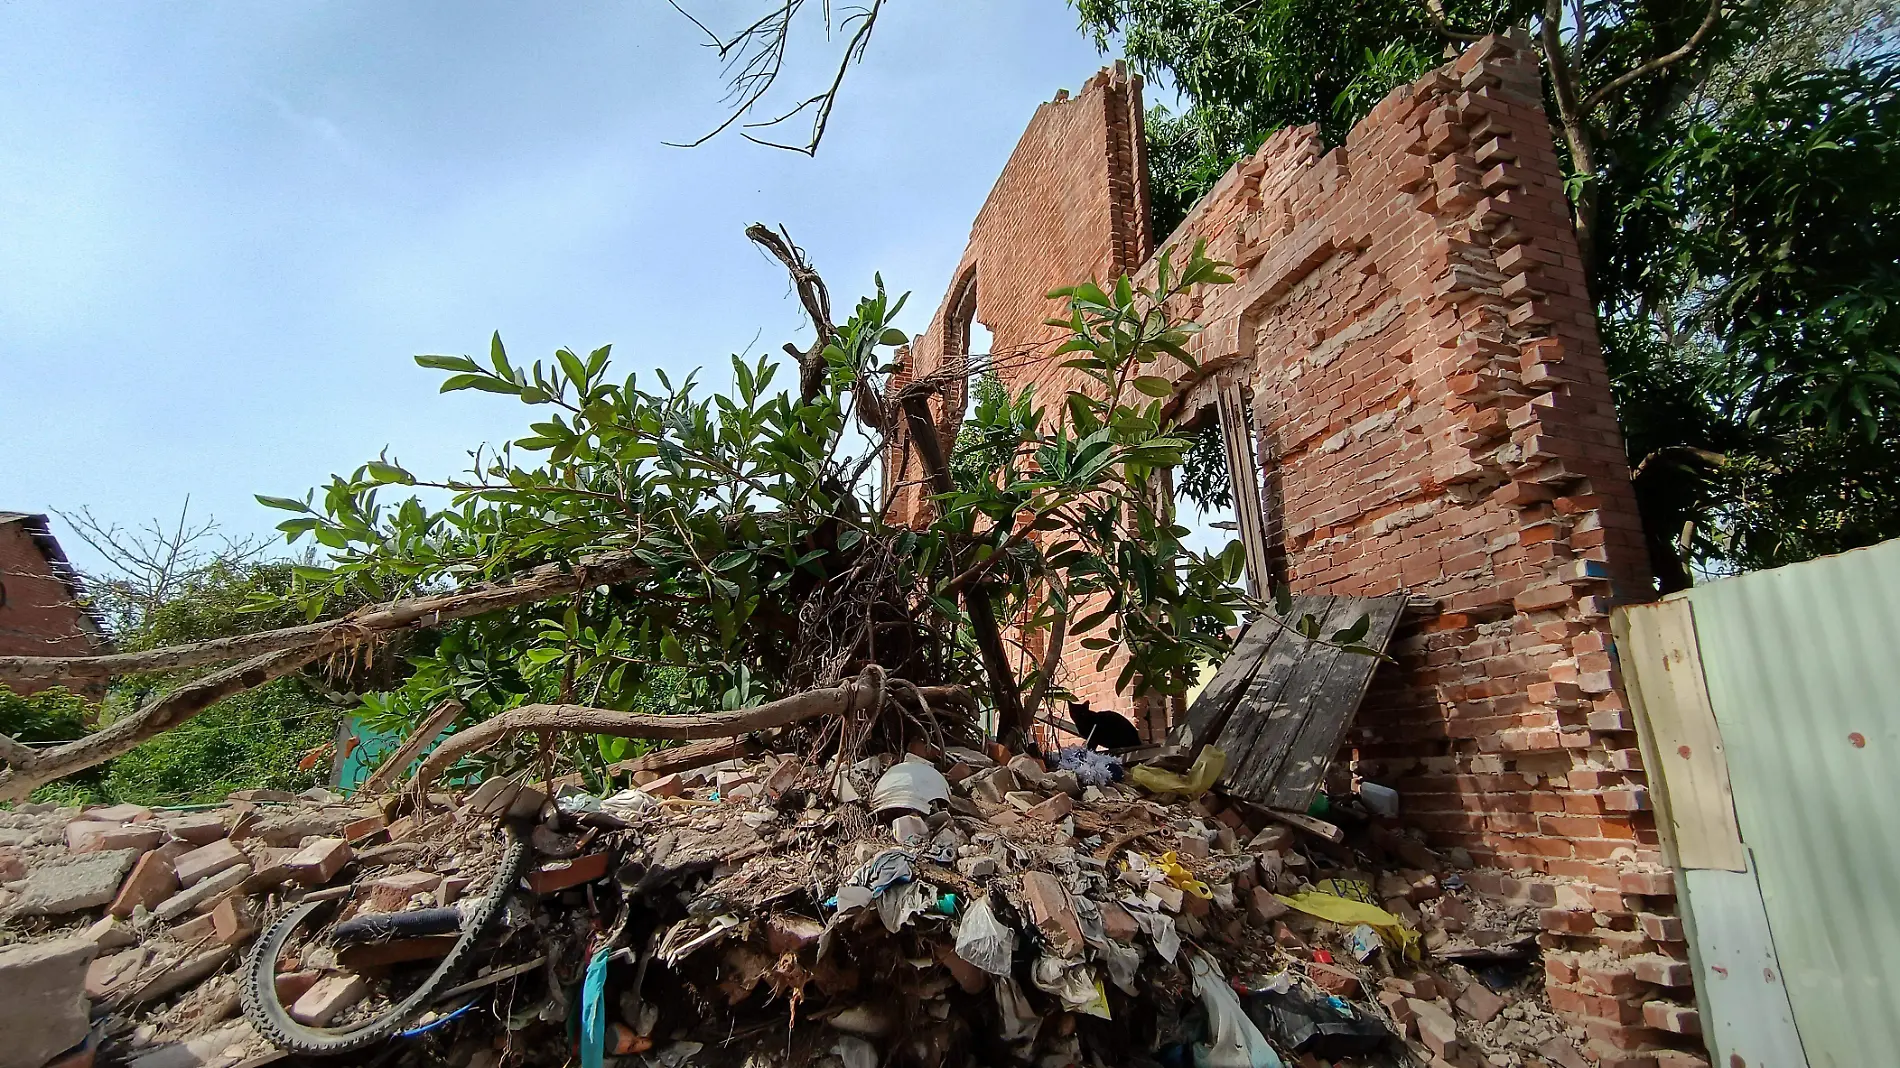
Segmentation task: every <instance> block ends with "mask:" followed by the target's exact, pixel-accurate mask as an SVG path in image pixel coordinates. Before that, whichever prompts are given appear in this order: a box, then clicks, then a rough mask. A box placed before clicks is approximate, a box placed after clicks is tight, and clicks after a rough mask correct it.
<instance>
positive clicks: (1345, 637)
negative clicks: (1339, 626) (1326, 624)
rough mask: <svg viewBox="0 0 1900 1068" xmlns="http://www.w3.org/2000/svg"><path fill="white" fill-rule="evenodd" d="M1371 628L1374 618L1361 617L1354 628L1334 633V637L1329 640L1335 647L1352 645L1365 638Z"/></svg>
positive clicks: (1354, 624)
mask: <svg viewBox="0 0 1900 1068" xmlns="http://www.w3.org/2000/svg"><path fill="white" fill-rule="evenodd" d="M1371 628H1372V617H1371V616H1360V617H1359V618H1358V620H1356V621H1355V622H1354V623H1353V625H1352V626H1350V627H1346V628H1344V629H1343V630H1336V631H1334V632H1333V636H1332V637H1331V638H1330V639H1328V640H1329V641H1331V642H1332V643H1333V644H1335V645H1352V644H1355V643H1357V642H1358V641H1359V639H1361V638H1363V637H1365V636H1366V631H1368V630H1370V629H1371Z"/></svg>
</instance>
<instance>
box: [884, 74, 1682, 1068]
mask: <svg viewBox="0 0 1900 1068" xmlns="http://www.w3.org/2000/svg"><path fill="white" fill-rule="evenodd" d="M1140 118H1141V94H1140V82H1139V79H1135V78H1132V77H1129V76H1128V75H1126V74H1125V73H1123V72H1122V71H1121V70H1120V69H1119V67H1118V68H1117V69H1115V70H1112V71H1104V72H1102V73H1101V74H1098V75H1097V76H1096V77H1095V78H1093V79H1091V80H1090V81H1089V82H1088V83H1087V84H1086V85H1085V86H1084V88H1083V90H1082V92H1081V93H1080V94H1079V95H1078V96H1077V97H1075V98H1072V99H1070V98H1066V96H1064V95H1059V96H1058V97H1057V99H1056V100H1054V101H1052V102H1050V103H1047V104H1044V105H1042V106H1041V107H1040V108H1039V109H1038V110H1037V113H1036V115H1035V117H1034V119H1033V120H1032V122H1031V124H1030V127H1029V129H1028V131H1027V132H1026V133H1025V134H1024V137H1023V140H1022V142H1021V143H1020V144H1019V145H1018V147H1017V149H1016V152H1015V153H1014V154H1013V155H1012V156H1011V158H1010V160H1009V163H1008V165H1007V166H1006V167H1005V168H1004V171H1003V174H1002V176H1001V177H1000V178H999V179H998V181H997V184H996V187H995V189H994V190H993V191H992V193H991V195H990V198H989V200H988V201H987V202H986V203H985V204H984V206H983V209H982V211H981V213H979V215H978V217H977V222H976V225H975V227H974V228H973V231H972V236H971V240H970V244H969V247H968V248H967V249H966V251H965V253H964V255H963V257H962V260H961V262H960V263H959V266H958V269H957V273H956V276H955V282H954V284H953V286H952V288H951V290H950V292H949V294H948V295H947V297H946V299H945V301H944V304H943V306H942V308H941V309H940V310H939V311H938V313H937V316H936V318H935V319H934V320H933V321H932V324H931V326H930V329H929V330H928V331H927V332H925V333H924V334H923V335H921V336H920V337H919V338H918V339H917V340H916V343H915V345H914V346H913V348H912V350H911V351H910V353H909V355H908V360H909V364H908V367H907V372H908V374H910V375H924V374H930V373H932V372H938V371H944V370H950V371H954V370H955V369H956V367H957V365H958V361H959V360H960V358H961V357H962V356H963V355H964V354H965V353H967V352H968V351H969V348H968V340H969V334H970V323H971V322H973V321H974V322H980V323H981V324H982V325H984V326H985V327H987V328H988V329H989V330H990V331H991V333H992V336H993V338H994V343H993V351H994V352H995V353H997V354H999V355H998V358H997V360H996V364H997V367H998V370H999V372H1000V373H1001V375H1002V377H1003V379H1004V381H1005V383H1006V384H1008V385H1009V386H1010V388H1011V389H1012V390H1013V389H1020V388H1021V387H1022V386H1023V385H1025V384H1029V383H1035V384H1036V385H1037V386H1038V394H1039V395H1040V396H1044V397H1054V396H1059V395H1060V394H1061V392H1062V391H1063V390H1066V389H1067V388H1071V387H1072V386H1078V385H1079V382H1076V381H1071V380H1070V378H1069V377H1068V376H1071V375H1073V374H1075V373H1074V372H1071V371H1066V370H1064V369H1062V368H1060V367H1059V366H1058V365H1059V363H1060V361H1059V360H1058V359H1054V358H1049V357H1048V356H1047V355H1046V354H1047V353H1048V351H1049V349H1051V348H1053V347H1054V346H1053V344H1052V341H1053V339H1055V338H1056V337H1058V333H1057V331H1055V330H1054V329H1052V328H1050V327H1048V326H1045V325H1043V319H1044V318H1045V317H1046V316H1047V314H1048V305H1047V303H1046V302H1045V301H1044V300H1043V299H1042V295H1043V294H1044V293H1045V292H1046V291H1047V290H1048V289H1050V288H1052V287H1054V286H1058V285H1066V284H1070V283H1073V282H1074V281H1077V280H1079V279H1082V278H1086V277H1094V278H1098V279H1105V278H1112V277H1114V276H1116V275H1118V274H1120V273H1123V272H1124V271H1130V272H1131V273H1136V274H1137V275H1139V273H1140V271H1141V270H1143V269H1147V270H1152V262H1153V260H1152V256H1150V255H1149V253H1150V251H1151V250H1150V248H1149V247H1148V246H1149V242H1150V240H1151V236H1150V234H1149V233H1148V226H1147V208H1146V179H1145V166H1144V165H1143V162H1142V160H1141V157H1140V145H1141V130H1140ZM1201 239H1204V240H1206V241H1207V243H1208V247H1209V250H1210V253H1211V254H1213V255H1215V256H1217V257H1219V258H1221V259H1224V260H1228V261H1230V262H1232V263H1233V264H1234V265H1235V269H1234V271H1233V272H1232V273H1234V275H1235V276H1236V278H1237V282H1236V284H1233V285H1228V286H1220V287H1214V288H1211V289H1208V290H1206V291H1205V292H1203V293H1200V294H1197V295H1195V296H1194V297H1193V298H1191V301H1190V304H1189V306H1188V307H1185V308H1182V309H1180V310H1181V311H1182V312H1183V313H1184V314H1187V315H1189V316H1191V317H1192V318H1194V319H1195V320H1196V321H1198V322H1200V323H1202V324H1203V325H1204V326H1205V330H1204V332H1203V333H1202V334H1201V335H1200V336H1199V337H1198V338H1197V339H1196V346H1195V347H1196V356H1197V359H1198V360H1199V363H1200V366H1199V368H1198V369H1197V370H1195V371H1193V372H1186V371H1185V369H1182V371H1183V373H1182V374H1181V377H1180V380H1179V382H1178V384H1177V391H1176V394H1175V397H1174V400H1173V402H1172V403H1174V404H1176V405H1177V406H1178V409H1179V411H1180V412H1181V413H1182V414H1183V415H1184V416H1186V417H1192V416H1193V415H1194V414H1195V413H1198V412H1200V411H1201V410H1203V409H1205V408H1208V407H1210V406H1212V405H1213V403H1214V400H1215V397H1216V395H1217V394H1218V393H1219V392H1220V391H1221V390H1222V389H1224V388H1225V389H1229V390H1231V389H1234V388H1238V389H1239V390H1240V391H1241V393H1242V396H1244V397H1247V398H1249V402H1248V404H1249V408H1250V418H1251V426H1250V428H1249V436H1250V440H1251V441H1252V442H1253V443H1254V445H1255V448H1256V451H1257V456H1256V459H1257V463H1258V469H1259V476H1258V477H1259V485H1258V489H1259V491H1260V494H1259V496H1260V499H1261V501H1262V509H1261V515H1260V516H1259V517H1258V519H1259V525H1260V529H1261V530H1262V531H1263V532H1264V536H1265V541H1266V556H1267V566H1268V567H1269V568H1270V569H1271V570H1272V571H1273V572H1274V573H1275V574H1274V575H1273V576H1272V577H1273V578H1275V579H1277V580H1281V581H1285V582H1287V583H1288V584H1290V585H1291V587H1292V588H1293V589H1294V590H1295V591H1299V592H1313V593H1330V594H1350V595H1356V596H1373V595H1380V594H1387V593H1391V592H1394V591H1397V590H1407V591H1409V592H1411V593H1412V594H1413V595H1414V598H1415V599H1416V600H1418V601H1419V602H1420V603H1429V605H1430V606H1431V607H1430V608H1429V609H1428V610H1426V611H1424V612H1422V613H1418V614H1417V615H1415V616H1414V617H1413V618H1411V619H1409V620H1408V622H1407V624H1406V625H1405V627H1404V628H1403V629H1402V630H1401V632H1400V634H1399V636H1398V639H1397V640H1396V642H1395V645H1394V650H1393V652H1394V658H1395V661H1396V662H1395V663H1394V664H1391V665H1388V666H1386V667H1384V668H1382V669H1381V670H1380V672H1379V674H1378V676H1377V678H1376V679H1375V681H1374V686H1373V690H1372V692H1371V693H1370V694H1369V695H1368V697H1367V699H1366V701H1365V704H1364V705H1363V707H1362V708H1361V710H1360V713H1359V717H1358V720H1357V724H1356V727H1355V729H1354V732H1353V734H1352V735H1351V736H1350V737H1349V740H1348V746H1349V749H1350V752H1349V753H1348V754H1345V755H1347V756H1350V757H1354V758H1356V759H1357V760H1358V765H1357V766H1358V769H1359V770H1360V771H1361V772H1362V773H1363V774H1365V775H1367V776H1368V777H1370V778H1376V779H1378V780H1380V781H1383V782H1386V783H1388V784H1390V785H1393V786H1396V787H1398V788H1399V789H1400V791H1401V792H1402V794H1403V796H1404V799H1405V806H1406V807H1405V813H1404V816H1403V819H1404V821H1405V822H1408V823H1410V824H1411V825H1413V826H1416V827H1419V828H1421V829H1423V830H1425V831H1427V832H1429V834H1430V835H1431V837H1432V839H1433V841H1434V842H1435V843H1436V844H1438V845H1440V846H1442V847H1445V848H1453V847H1456V848H1460V849H1463V850H1464V851H1466V852H1468V853H1469V854H1470V856H1471V858H1472V859H1473V861H1474V862H1475V863H1476V864H1477V865H1479V866H1480V867H1482V868H1486V869H1491V870H1488V871H1479V872H1474V874H1473V878H1474V880H1477V881H1479V882H1480V884H1481V886H1482V888H1484V889H1486V890H1488V891H1490V892H1492V893H1494V894H1497V895H1499V896H1503V897H1507V898H1516V899H1519V900H1533V901H1536V902H1537V903H1539V904H1541V905H1543V906H1545V911H1544V913H1543V916H1542V925H1543V928H1544V930H1545V932H1546V933H1545V934H1544V936H1543V939H1542V941H1543V944H1544V956H1545V963H1546V973H1547V979H1548V984H1549V991H1550V998H1551V1001H1552V1003H1553V1004H1554V1005H1555V1006H1556V1007H1557V1008H1558V1009H1559V1010H1560V1011H1562V1012H1564V1013H1565V1014H1567V1015H1568V1016H1569V1018H1571V1019H1572V1020H1573V1021H1575V1022H1578V1023H1581V1024H1582V1025H1584V1026H1585V1027H1586V1028H1587V1029H1588V1031H1589V1033H1590V1036H1591V1047H1590V1048H1591V1051H1592V1053H1593V1055H1594V1056H1595V1057H1596V1058H1597V1060H1598V1062H1599V1063H1600V1064H1602V1065H1606V1066H1622V1068H1650V1066H1668V1065H1689V1064H1699V1063H1705V1061H1704V1060H1703V1058H1702V1056H1701V1053H1700V1048H1701V1047H1700V1041H1699V1039H1697V1038H1696V1037H1695V1034H1696V1031H1697V1018H1696V1014H1695V1010H1694V1008H1693V1005H1694V999H1693V993H1692V991H1691V990H1690V988H1689V982H1690V980H1689V967H1688V965H1687V962H1686V957H1687V947H1686V944H1685V943H1684V942H1683V939H1682V932H1681V924H1680V921H1679V920H1678V919H1676V917H1675V907H1674V897H1673V885H1672V879H1671V876H1670V873H1669V872H1668V870H1667V869H1666V868H1665V867H1664V866H1663V863H1662V857H1661V854H1660V851H1659V847H1658V841H1657V837H1656V833H1655V827H1654V820H1653V817H1652V815H1651V813H1650V811H1649V800H1648V795H1647V791H1646V789H1645V786H1644V776H1643V771H1642V762H1641V758H1640V756H1639V755H1638V750H1637V742H1636V735H1635V733H1634V731H1635V724H1634V723H1633V722H1632V720H1631V718H1630V715H1631V713H1630V711H1629V708H1628V706H1627V705H1626V703H1625V702H1624V698H1623V694H1622V691H1621V686H1620V682H1619V679H1618V677H1617V674H1616V667H1615V662H1614V654H1613V649H1612V639H1611V635H1610V630H1609V621H1608V614H1609V609H1610V607H1611V606H1612V605H1613V604H1615V603H1617V602H1619V601H1625V600H1640V599H1644V598H1646V597H1647V596H1648V595H1649V592H1650V590H1651V584H1650V581H1649V576H1648V574H1647V571H1646V565H1645V555H1644V545H1643V540H1642V532H1641V529H1640V526H1639V521H1638V518H1637V510H1636V505H1635V499H1634V495H1633V492H1632V490H1631V487H1630V482H1629V470H1628V466H1627V461H1626V457H1625V453H1624V449H1623V443H1622V439H1621V435H1620V432H1619V429H1618V426H1617V423H1616V418H1615V411H1614V407H1613V403H1612V398H1611V394H1610V387H1609V382H1608V377H1607V373H1606V371H1605V368H1604V363H1603V357H1602V352H1601V350H1600V348H1599V345H1598V340H1597V335H1596V328H1595V320H1594V316H1593V313H1592V307H1591V303H1590V300H1589V296H1588V293H1587V291H1586V288H1585V280H1584V274H1583V268H1582V264H1581V261H1580V259H1579V257H1578V252H1577V246H1576V237H1575V233H1574V231H1573V229H1572V227H1571V223H1570V216H1569V210H1568V201H1567V200H1566V198H1565V195H1564V189H1563V184H1562V171H1561V169H1560V167H1559V164H1558V160H1557V156H1556V151H1555V148H1554V146H1553V144H1552V141H1551V138H1550V133H1549V126H1548V120H1547V119H1546V117H1545V112H1544V108H1543V103H1542V87H1541V81H1540V73H1539V70H1538V67H1537V56H1536V54H1535V52H1533V51H1532V50H1531V49H1530V47H1529V45H1528V42H1526V41H1518V40H1513V39H1510V38H1499V37H1493V38H1487V39H1485V40H1483V41H1480V42H1477V43H1476V44H1474V45H1472V46H1471V47H1469V48H1468V49H1467V50H1466V51H1465V52H1464V54H1463V55H1462V56H1461V57H1460V58H1459V59H1458V60H1456V61H1455V62H1453V63H1451V64H1449V65H1448V66H1446V67H1443V68H1441V69H1439V70H1437V71H1434V72H1432V73H1430V74H1428V75H1426V76H1425V77H1424V78H1422V79H1420V80H1419V81H1418V82H1416V83H1414V84H1412V85H1409V86H1402V87H1400V88H1399V89H1397V90H1395V91H1394V92H1393V93H1392V94H1391V95H1390V96H1389V97H1387V98H1386V99H1385V100H1384V101H1383V102H1382V103H1381V104H1379V106H1378V107H1376V108H1374V109H1373V111H1372V113H1371V114H1370V115H1368V116H1367V117H1366V118H1365V119H1364V120H1363V121H1361V122H1360V123H1359V124H1358V125H1357V126H1355V127H1354V128H1353V130H1352V132H1351V134H1350V135H1349V136H1348V137H1347V139H1346V142H1345V144H1344V145H1341V146H1337V147H1332V148H1328V147H1327V146H1326V145H1324V143H1323V142H1322V141H1321V139H1320V138H1319V136H1318V134H1317V132H1316V131H1315V130H1314V129H1313V128H1310V127H1304V128H1296V129H1287V130H1282V131H1280V132H1279V133H1277V134H1275V135H1274V136H1273V137H1271V138H1270V139H1269V140H1268V141H1267V142H1266V143H1265V144H1264V145H1262V146H1261V148H1260V149H1259V150H1258V151H1257V152H1255V153H1254V154H1253V155H1251V156H1250V157H1248V158H1246V159H1244V160H1242V161H1241V162H1240V163H1238V164H1237V165H1236V166H1235V167H1234V168H1233V169H1232V170H1230V171H1229V172H1228V173H1227V174H1226V175H1225V176H1224V177H1223V178H1222V179H1221V180H1220V182H1219V183H1218V184H1217V185H1216V186H1215V187H1214V188H1213V189H1212V190H1211V191H1210V192H1209V193H1208V194H1207V195H1206V196H1205V197H1203V198H1202V200H1201V201H1200V203H1199V204H1197V205H1196V207H1195V208H1194V209H1193V211H1192V212H1191V213H1190V214H1189V216H1188V218H1187V219H1186V220H1185V221H1184V222H1183V223H1182V224H1181V226H1180V227H1179V228H1178V229H1177V231H1176V232H1175V234H1174V235H1173V236H1172V237H1170V238H1168V240H1167V242H1166V243H1165V245H1166V246H1167V247H1179V248H1181V249H1182V250H1183V251H1185V249H1186V248H1187V247H1188V246H1189V245H1191V244H1192V243H1193V242H1194V241H1195V240H1201ZM1142 263H1146V264H1147V267H1146V268H1142V267H1140V266H1138V265H1139V264H1142ZM961 410H962V399H961V397H957V396H951V397H949V398H947V400H946V401H945V403H944V404H943V406H942V411H943V414H944V417H943V420H942V424H941V425H942V429H943V433H944V437H945V439H946V441H947V440H948V439H949V438H950V437H951V436H953V435H954V433H955V424H956V419H957V417H958V415H959V414H960V412H961ZM891 467H892V469H893V486H892V489H893V491H894V495H893V498H892V499H893V500H894V501H895V505H894V507H895V510H896V511H897V513H898V514H900V515H904V514H910V515H915V514H916V512H917V511H918V510H920V509H921V508H923V507H925V506H926V505H925V504H924V503H923V502H921V500H920V499H919V496H918V493H917V491H916V489H915V488H914V486H911V485H909V480H907V479H906V478H905V475H904V472H905V471H906V470H912V471H914V469H915V461H914V460H911V459H910V458H909V457H908V455H907V452H906V451H905V450H904V446H903V443H902V442H901V441H900V442H899V443H897V446H896V451H895V452H894V453H893V463H892V465H891ZM912 477H913V478H914V475H913V476H912ZM1028 644H1029V646H1030V649H1029V652H1030V653H1031V654H1033V653H1035V652H1038V650H1035V649H1034V643H1033V638H1032V639H1031V641H1030V642H1029V643H1028ZM1064 667H1065V669H1066V673H1065V675H1064V676H1063V677H1062V678H1061V679H1060V681H1062V682H1064V683H1065V684H1066V685H1068V686H1069V687H1070V688H1071V689H1072V690H1074V691H1075V692H1077V693H1078V694H1081V695H1084V696H1090V697H1092V698H1094V699H1095V700H1096V702H1097V706H1098V707H1119V708H1121V709H1123V710H1124V711H1129V712H1132V713H1134V714H1135V715H1136V717H1137V719H1138V721H1140V722H1142V723H1143V724H1144V727H1145V728H1147V729H1148V730H1149V731H1150V732H1151V733H1153V732H1155V731H1157V730H1158V728H1159V727H1161V726H1162V725H1163V724H1164V723H1165V720H1166V715H1167V708H1166V706H1165V704H1164V703H1162V702H1159V701H1155V700H1152V699H1146V700H1137V701H1133V702H1131V699H1130V698H1127V697H1123V698H1121V699H1119V700H1117V699H1115V698H1114V696H1113V686H1112V682H1113V674H1112V673H1113V672H1114V671H1115V670H1116V669H1117V668H1118V667H1119V665H1111V666H1110V668H1109V672H1110V673H1109V674H1108V675H1107V677H1106V678H1104V677H1103V676H1102V675H1101V674H1098V673H1097V672H1095V670H1094V665H1093V662H1092V657H1084V656H1081V655H1076V656H1073V657H1071V658H1069V659H1068V660H1067V662H1066V663H1065V665H1064ZM1507 873H1508V874H1507Z"/></svg>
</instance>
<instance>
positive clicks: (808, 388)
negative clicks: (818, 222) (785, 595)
mask: <svg viewBox="0 0 1900 1068" xmlns="http://www.w3.org/2000/svg"><path fill="white" fill-rule="evenodd" d="M745 235H746V236H747V237H749V238H751V239H752V242H753V244H756V245H758V246H759V247H760V248H762V249H764V250H765V251H767V252H769V253H771V254H772V255H773V256H774V257H775V258H777V260H778V261H779V262H780V263H782V264H784V265H785V270H786V272H787V273H789V274H790V275H791V276H792V287H793V288H794V289H795V290H797V291H798V300H799V303H801V304H803V305H804V306H805V315H806V317H808V318H809V319H811V323H812V328H813V329H815V330H816V331H817V332H818V337H817V340H815V341H813V342H812V345H811V348H810V349H808V350H806V351H805V352H802V353H801V352H799V351H798V350H797V349H796V348H794V347H792V346H791V345H786V346H785V351H786V352H788V353H790V354H791V355H792V356H793V357H795V358H796V359H797V360H798V370H799V374H798V396H799V400H801V401H804V402H806V403H810V402H811V400H812V398H814V397H816V396H818V394H819V392H820V391H821V390H823V389H824V388H825V358H824V352H825V346H826V345H829V344H831V343H832V342H834V341H836V340H837V339H838V331H837V330H836V329H834V328H833V327H832V325H831V294H830V292H829V291H828V290H826V289H825V280H824V279H823V278H820V277H819V276H818V271H817V269H816V268H814V267H812V265H811V261H809V260H807V259H806V258H805V250H804V249H802V248H799V247H798V246H797V245H796V244H794V243H793V241H792V235H791V234H790V233H788V232H786V231H785V230H784V229H783V228H780V229H778V230H773V229H771V228H770V227H768V226H766V225H765V224H764V223H753V224H752V225H751V226H748V227H746V228H745Z"/></svg>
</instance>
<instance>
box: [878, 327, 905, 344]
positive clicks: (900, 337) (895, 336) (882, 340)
mask: <svg viewBox="0 0 1900 1068" xmlns="http://www.w3.org/2000/svg"><path fill="white" fill-rule="evenodd" d="M877 343H878V344H880V345H908V344H910V338H908V337H905V336H904V332H903V331H902V330H899V329H897V328H896V327H894V326H893V327H891V328H889V329H887V330H885V331H884V333H882V334H880V335H879V336H878V339H877Z"/></svg>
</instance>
